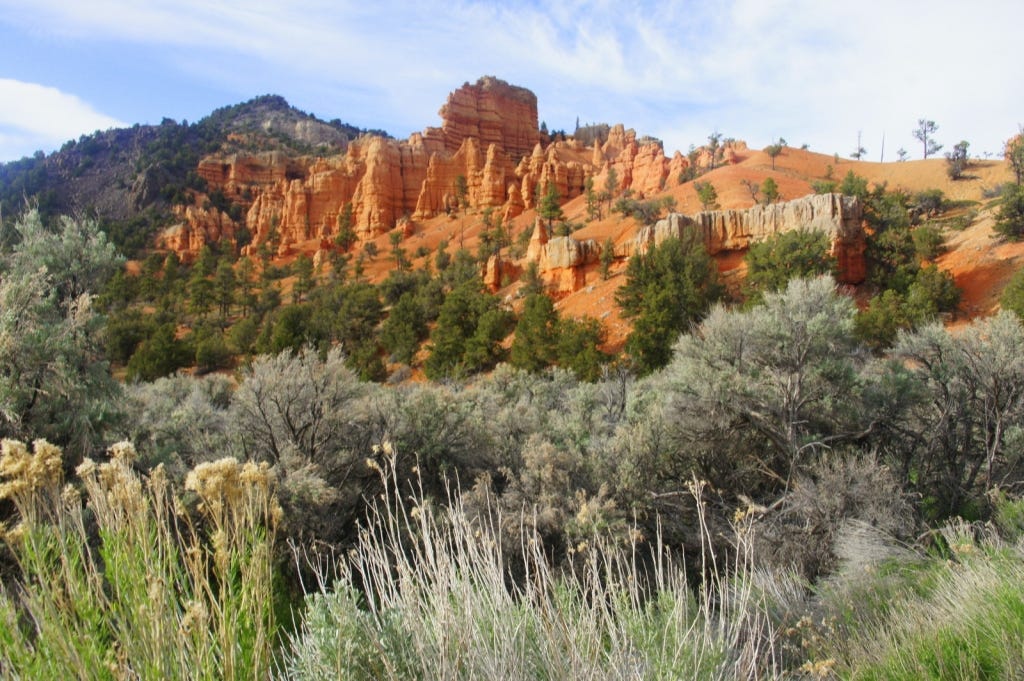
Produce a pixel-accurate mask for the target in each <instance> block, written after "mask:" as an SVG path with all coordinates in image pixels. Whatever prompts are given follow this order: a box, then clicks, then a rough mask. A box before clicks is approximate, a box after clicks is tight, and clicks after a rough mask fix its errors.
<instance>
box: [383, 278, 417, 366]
mask: <svg viewBox="0 0 1024 681" xmlns="http://www.w3.org/2000/svg"><path fill="white" fill-rule="evenodd" d="M427 335H428V328H427V315H426V314H424V309H423V305H422V303H421V301H420V298H419V296H418V295H417V294H416V293H415V292H413V291H409V292H406V293H403V294H402V296H401V297H400V298H399V299H398V302H396V303H395V304H394V305H393V306H392V307H391V311H390V312H389V313H388V317H387V319H386V320H385V321H384V325H383V326H382V327H381V331H380V342H381V344H382V345H383V346H384V348H385V349H386V350H387V351H388V352H389V353H391V356H392V357H393V358H394V360H395V361H396V362H401V363H403V364H412V360H413V357H414V356H415V354H416V351H417V350H418V349H419V347H420V343H422V342H423V341H424V340H425V339H426V338H427Z"/></svg>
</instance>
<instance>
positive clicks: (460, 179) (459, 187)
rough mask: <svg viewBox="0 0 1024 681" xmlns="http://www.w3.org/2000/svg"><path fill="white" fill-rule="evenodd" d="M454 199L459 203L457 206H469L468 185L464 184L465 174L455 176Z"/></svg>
mask: <svg viewBox="0 0 1024 681" xmlns="http://www.w3.org/2000/svg"><path fill="white" fill-rule="evenodd" d="M455 200H456V201H457V202H458V204H459V208H468V207H469V186H468V185H467V184H466V176H465V175H456V176H455Z"/></svg>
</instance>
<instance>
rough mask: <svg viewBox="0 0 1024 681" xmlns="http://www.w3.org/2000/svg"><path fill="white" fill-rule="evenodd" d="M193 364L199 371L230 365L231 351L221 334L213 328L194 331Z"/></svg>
mask: <svg viewBox="0 0 1024 681" xmlns="http://www.w3.org/2000/svg"><path fill="white" fill-rule="evenodd" d="M193 335H194V338H193V341H192V345H194V347H195V365H196V369H197V370H198V371H199V372H200V373H205V372H208V371H216V370H218V369H226V368H228V367H229V366H231V351H230V350H229V349H228V346H227V343H226V342H225V340H224V336H223V334H221V333H220V332H219V331H217V330H215V329H209V328H204V329H199V330H197V333H194V334H193Z"/></svg>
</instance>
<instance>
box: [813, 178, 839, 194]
mask: <svg viewBox="0 0 1024 681" xmlns="http://www.w3.org/2000/svg"><path fill="white" fill-rule="evenodd" d="M837 186H838V185H837V184H836V182H835V180H815V181H814V182H811V191H812V192H814V193H815V194H832V193H834V192H835V191H836V188H837Z"/></svg>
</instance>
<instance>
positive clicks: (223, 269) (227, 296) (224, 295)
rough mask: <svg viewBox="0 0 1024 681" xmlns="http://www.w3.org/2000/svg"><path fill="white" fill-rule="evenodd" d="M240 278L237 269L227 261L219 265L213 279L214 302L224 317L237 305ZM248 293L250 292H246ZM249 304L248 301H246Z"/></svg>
mask: <svg viewBox="0 0 1024 681" xmlns="http://www.w3.org/2000/svg"><path fill="white" fill-rule="evenodd" d="M246 262H248V260H246ZM237 288H238V278H237V277H236V276H235V268H234V267H232V265H231V263H230V262H229V261H228V260H227V259H223V260H221V261H220V262H218V263H217V271H216V273H215V274H214V277H213V300H214V302H215V303H216V304H217V308H218V310H219V311H220V314H221V315H222V316H225V317H226V316H227V315H228V313H229V312H230V311H231V306H232V305H234V303H235V296H236V290H237ZM246 292H247V293H248V291H246ZM246 300H247V302H248V299H246Z"/></svg>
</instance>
